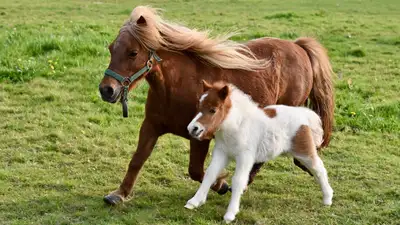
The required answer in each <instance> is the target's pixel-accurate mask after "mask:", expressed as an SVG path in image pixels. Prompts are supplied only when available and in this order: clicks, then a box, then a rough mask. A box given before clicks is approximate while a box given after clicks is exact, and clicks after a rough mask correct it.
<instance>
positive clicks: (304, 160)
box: [292, 125, 333, 205]
mask: <svg viewBox="0 0 400 225" xmlns="http://www.w3.org/2000/svg"><path fill="white" fill-rule="evenodd" d="M292 155H293V156H294V157H295V158H296V159H298V160H299V161H300V162H301V164H302V165H304V166H305V167H307V168H308V169H309V170H310V171H311V173H312V174H314V176H315V179H316V180H317V181H318V183H319V184H320V186H321V190H322V194H323V203H324V204H325V205H331V204H332V197H333V190H332V188H331V186H330V185H329V182H328V173H327V172H326V169H325V167H324V163H323V162H322V160H321V158H320V157H319V156H318V152H317V149H316V147H315V144H314V141H313V138H312V132H311V130H310V128H309V127H308V126H305V125H303V126H301V127H300V128H299V130H298V131H297V133H296V136H295V137H294V139H293V149H292Z"/></svg>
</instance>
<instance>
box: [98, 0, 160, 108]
mask: <svg viewBox="0 0 400 225" xmlns="http://www.w3.org/2000/svg"><path fill="white" fill-rule="evenodd" d="M154 11H155V10H154V9H152V8H148V7H141V6H139V7H136V8H135V9H134V10H133V11H132V13H131V16H130V19H129V20H128V21H127V22H126V23H125V24H124V26H123V27H122V28H121V29H120V31H119V34H118V36H117V37H116V38H115V40H114V41H113V42H112V43H111V44H110V45H109V47H108V49H109V51H110V54H111V60H110V64H109V66H108V70H107V71H111V73H113V74H116V75H114V76H113V75H110V74H107V71H106V76H104V78H103V80H102V81H101V83H100V85H99V90H100V94H101V97H102V99H103V100H104V101H108V102H111V103H115V102H116V101H117V100H118V98H119V97H120V96H121V93H122V90H123V86H124V85H125V86H128V87H129V88H128V90H131V89H132V88H133V87H135V86H136V84H137V83H138V81H140V80H142V79H143V78H144V77H146V76H147V75H148V74H150V73H153V72H155V71H156V69H157V68H158V67H156V66H154V64H155V63H156V59H158V56H157V55H153V54H152V53H154V54H155V52H153V50H157V49H159V46H158V45H154V43H159V41H157V40H156V39H159V38H160V37H159V36H160V35H161V34H160V33H159V32H158V31H157V30H156V28H155V24H154V23H155V21H156V20H157V17H156V14H155V12H154ZM142 37H146V38H147V39H148V40H147V41H144V40H143V38H142ZM150 64H151V65H150ZM143 68H148V70H146V69H143ZM142 69H143V70H142ZM140 72H142V73H140ZM107 75H108V76H107ZM115 76H117V77H118V78H120V79H117V78H115ZM133 77H134V78H133Z"/></svg>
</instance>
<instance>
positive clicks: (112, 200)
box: [103, 194, 124, 205]
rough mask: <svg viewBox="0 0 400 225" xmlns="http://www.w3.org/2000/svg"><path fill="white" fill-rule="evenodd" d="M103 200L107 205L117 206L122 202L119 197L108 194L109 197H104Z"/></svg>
mask: <svg viewBox="0 0 400 225" xmlns="http://www.w3.org/2000/svg"><path fill="white" fill-rule="evenodd" d="M103 200H104V202H105V203H107V204H108V205H117V204H119V203H122V202H123V201H124V200H123V199H122V197H121V196H118V195H114V194H109V195H106V196H104V198H103Z"/></svg>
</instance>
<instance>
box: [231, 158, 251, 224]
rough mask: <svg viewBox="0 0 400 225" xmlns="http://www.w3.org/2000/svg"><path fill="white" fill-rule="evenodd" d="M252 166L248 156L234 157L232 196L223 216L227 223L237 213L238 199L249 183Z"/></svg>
mask: <svg viewBox="0 0 400 225" xmlns="http://www.w3.org/2000/svg"><path fill="white" fill-rule="evenodd" d="M253 165H254V160H253V159H252V158H251V157H249V156H248V155H245V154H242V155H239V156H237V157H236V169H235V174H234V175H233V177H232V196H231V201H230V202H229V206H228V210H227V212H226V213H225V215H224V220H225V222H227V223H230V222H231V221H233V220H234V219H235V217H236V214H237V213H238V212H239V207H240V197H241V195H242V194H243V191H244V190H245V188H246V185H247V183H248V181H249V173H250V171H251V169H252V167H253Z"/></svg>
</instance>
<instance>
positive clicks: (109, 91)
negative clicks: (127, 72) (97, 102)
mask: <svg viewBox="0 0 400 225" xmlns="http://www.w3.org/2000/svg"><path fill="white" fill-rule="evenodd" d="M105 89H106V93H107V95H108V96H110V97H111V96H113V94H114V88H112V87H110V86H107V87H105Z"/></svg>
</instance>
